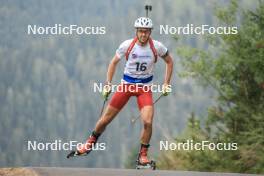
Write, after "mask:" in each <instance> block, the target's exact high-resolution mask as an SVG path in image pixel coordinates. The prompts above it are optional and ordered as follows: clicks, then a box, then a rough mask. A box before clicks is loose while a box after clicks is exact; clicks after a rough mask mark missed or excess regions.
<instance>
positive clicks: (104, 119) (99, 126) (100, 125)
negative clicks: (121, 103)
mask: <svg viewBox="0 0 264 176" xmlns="http://www.w3.org/2000/svg"><path fill="white" fill-rule="evenodd" d="M119 111H120V109H117V108H115V107H112V106H111V105H108V106H107V107H106V109H105V112H104V113H103V115H102V116H101V118H100V119H99V120H98V121H97V123H96V125H95V129H94V131H95V132H96V133H99V134H101V133H102V132H103V131H104V130H105V128H106V126H107V125H108V124H109V123H110V122H111V121H112V120H113V119H114V118H115V117H116V115H117V114H118V112H119Z"/></svg>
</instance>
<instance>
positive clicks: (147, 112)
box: [140, 106, 154, 144]
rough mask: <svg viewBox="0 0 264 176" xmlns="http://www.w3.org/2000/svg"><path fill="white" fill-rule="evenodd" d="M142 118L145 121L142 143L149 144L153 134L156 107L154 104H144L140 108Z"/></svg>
mask: <svg viewBox="0 0 264 176" xmlns="http://www.w3.org/2000/svg"><path fill="white" fill-rule="evenodd" d="M140 114H141V119H142V122H143V129H142V132H141V143H142V144H149V141H150V138H151V135H152V122H153V114H154V109H153V106H144V107H143V108H141V110H140Z"/></svg>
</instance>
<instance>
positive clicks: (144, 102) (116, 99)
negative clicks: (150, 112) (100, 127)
mask: <svg viewBox="0 0 264 176" xmlns="http://www.w3.org/2000/svg"><path fill="white" fill-rule="evenodd" d="M131 96H136V97H137V104H138V108H139V109H141V108H143V107H144V106H152V105H153V100H152V92H151V89H150V86H144V87H143V86H137V87H136V85H135V84H120V85H118V87H117V90H116V92H115V93H114V95H113V97H112V98H111V101H110V103H109V105H110V106H112V107H114V108H116V109H119V110H121V109H122V108H123V106H124V105H125V104H126V103H127V101H128V100H129V98H130V97H131Z"/></svg>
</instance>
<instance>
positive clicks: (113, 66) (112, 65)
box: [106, 55, 120, 83]
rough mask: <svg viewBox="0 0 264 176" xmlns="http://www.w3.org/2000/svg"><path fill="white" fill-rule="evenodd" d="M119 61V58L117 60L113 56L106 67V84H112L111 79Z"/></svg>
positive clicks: (116, 57)
mask: <svg viewBox="0 0 264 176" xmlns="http://www.w3.org/2000/svg"><path fill="white" fill-rule="evenodd" d="M119 61H120V58H118V56H117V55H115V56H114V57H113V59H112V60H111V62H110V64H109V66H108V70H107V76H106V82H107V83H111V82H112V79H113V76H114V73H115V70H116V66H117V64H118V62H119Z"/></svg>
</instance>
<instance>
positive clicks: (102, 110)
mask: <svg viewBox="0 0 264 176" xmlns="http://www.w3.org/2000/svg"><path fill="white" fill-rule="evenodd" d="M106 102H107V98H105V99H104V103H103V106H102V108H101V113H100V117H101V116H102V114H103V112H104V107H105V103H106Z"/></svg>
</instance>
